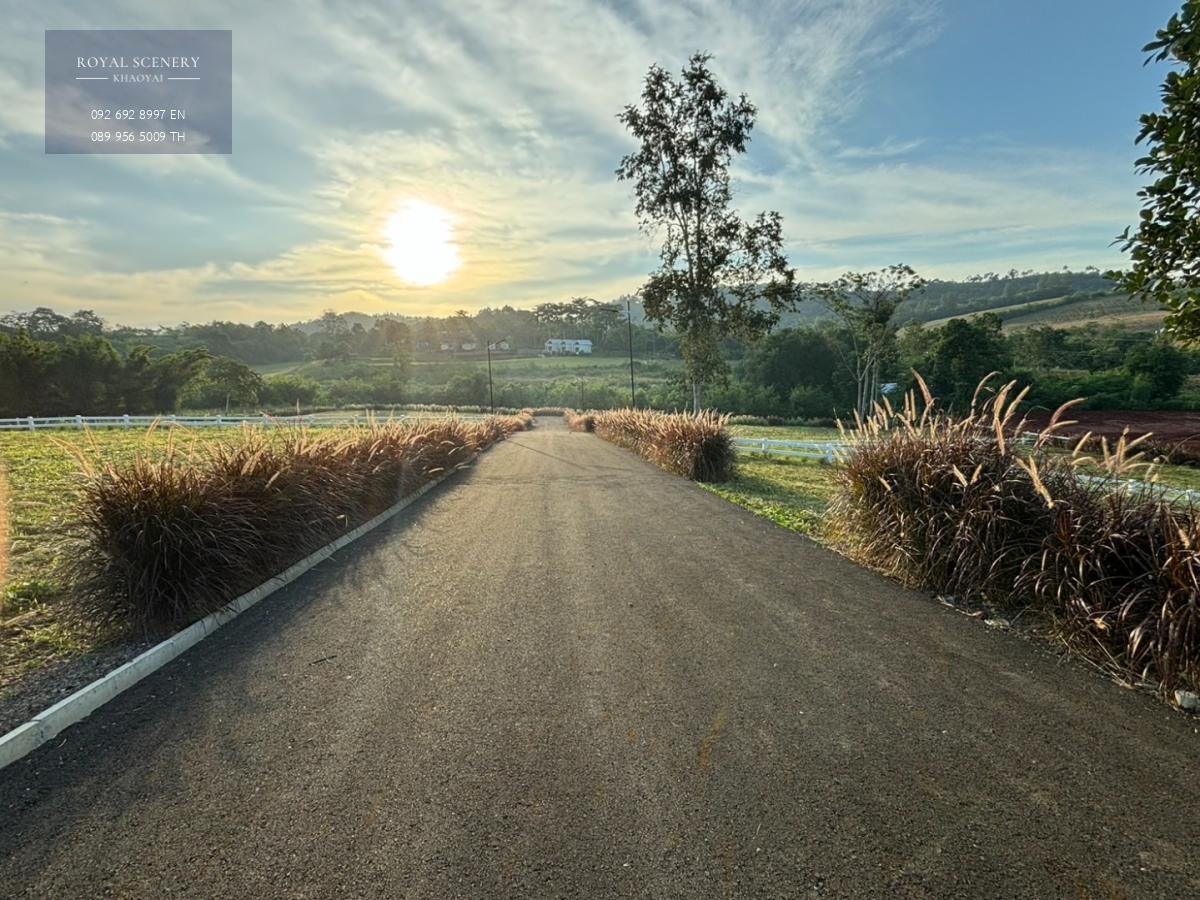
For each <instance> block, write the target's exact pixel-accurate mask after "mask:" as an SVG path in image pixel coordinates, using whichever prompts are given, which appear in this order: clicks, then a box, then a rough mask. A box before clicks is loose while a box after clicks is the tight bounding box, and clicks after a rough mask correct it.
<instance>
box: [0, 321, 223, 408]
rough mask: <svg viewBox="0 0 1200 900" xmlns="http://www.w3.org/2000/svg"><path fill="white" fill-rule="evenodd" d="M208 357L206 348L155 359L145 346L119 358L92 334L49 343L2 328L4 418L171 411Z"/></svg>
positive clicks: (0, 376)
mask: <svg viewBox="0 0 1200 900" xmlns="http://www.w3.org/2000/svg"><path fill="white" fill-rule="evenodd" d="M206 359H207V353H205V352H204V351H202V350H192V351H185V352H181V353H173V354H170V355H168V356H165V357H158V358H154V357H152V356H151V355H150V351H149V350H148V349H147V348H135V350H134V351H133V352H131V353H130V355H129V356H128V357H127V358H126V359H121V358H120V356H119V355H118V354H117V353H116V351H115V350H114V349H113V346H112V345H111V344H110V343H109V342H108V341H107V340H106V339H105V338H103V337H99V336H97V335H94V334H84V335H82V336H81V337H74V336H70V335H68V336H66V337H64V338H63V339H62V340H60V341H47V340H35V339H34V338H32V337H31V336H30V334H29V333H28V332H26V331H21V332H18V333H16V334H7V333H3V332H0V416H6V417H11V416H30V415H32V416H65V415H106V414H107V415H111V414H119V413H130V414H144V413H160V412H163V413H167V412H172V411H173V410H174V409H175V408H176V404H177V402H178V396H179V392H180V390H181V389H182V387H183V385H184V384H185V383H186V382H188V381H190V380H191V379H192V378H193V377H194V376H195V375H196V373H197V372H198V371H199V369H200V368H201V367H202V366H203V365H204V363H205V361H206Z"/></svg>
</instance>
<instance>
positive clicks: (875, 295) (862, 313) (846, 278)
mask: <svg viewBox="0 0 1200 900" xmlns="http://www.w3.org/2000/svg"><path fill="white" fill-rule="evenodd" d="M923 287H925V279H924V278H922V277H921V276H920V275H918V274H917V273H916V272H914V271H913V270H912V269H911V268H910V267H909V266H905V265H896V266H888V267H887V268H886V269H880V270H879V271H877V272H847V273H846V274H845V275H843V276H842V277H841V278H838V279H837V280H835V281H829V282H826V283H824V284H818V285H816V286H814V287H813V289H812V290H813V293H814V295H815V296H816V298H817V300H818V301H820V303H821V304H822V305H823V306H824V307H825V308H826V309H828V310H829V311H830V312H831V313H833V314H834V316H836V317H837V319H838V320H839V321H840V322H841V323H842V325H843V326H844V328H845V333H846V338H847V342H848V353H847V354H846V360H845V363H846V368H847V369H849V370H850V373H851V375H852V376H853V377H854V384H855V388H856V400H855V408H856V409H857V410H858V412H859V414H860V415H861V416H863V417H864V418H866V417H867V416H869V415H870V414H871V408H872V406H873V405H874V404H875V403H876V401H878V399H879V388H880V375H881V372H882V369H883V363H884V360H885V358H886V357H887V354H888V352H889V351H890V350H891V349H892V347H893V346H894V344H895V339H896V327H897V326H896V310H897V309H899V307H900V305H901V304H902V303H904V301H905V300H907V299H908V298H909V297H910V296H912V294H914V293H915V292H916V291H919V290H921V289H922V288H923Z"/></svg>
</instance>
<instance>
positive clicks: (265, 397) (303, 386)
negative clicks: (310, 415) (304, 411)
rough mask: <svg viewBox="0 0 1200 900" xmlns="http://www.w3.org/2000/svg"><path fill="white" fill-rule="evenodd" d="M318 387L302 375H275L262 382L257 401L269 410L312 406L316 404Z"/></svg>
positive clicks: (314, 382)
mask: <svg viewBox="0 0 1200 900" xmlns="http://www.w3.org/2000/svg"><path fill="white" fill-rule="evenodd" d="M320 387H321V386H320V385H319V384H317V382H316V381H314V380H313V379H311V378H305V377H304V376H303V375H290V374H284V375H275V376H273V377H271V378H267V379H264V380H263V384H262V387H261V388H260V389H259V399H260V400H261V401H262V404H263V406H264V407H267V408H269V409H289V408H292V407H296V406H299V407H301V408H305V407H310V406H313V405H314V404H315V403H316V402H317V393H318V391H319V390H320Z"/></svg>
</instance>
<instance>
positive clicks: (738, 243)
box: [617, 53, 795, 409]
mask: <svg viewBox="0 0 1200 900" xmlns="http://www.w3.org/2000/svg"><path fill="white" fill-rule="evenodd" d="M710 59H711V57H710V56H709V55H708V54H705V53H696V54H694V55H693V56H692V57H691V59H690V60H688V63H687V65H686V66H685V67H684V68H683V71H682V72H681V73H680V76H679V78H678V79H676V78H675V77H673V76H672V75H671V74H670V73H669V72H667V71H666V70H665V69H663V68H661V67H660V66H657V65H654V66H651V67H650V71H649V72H648V73H647V74H646V78H645V81H644V83H643V87H642V97H641V106H635V105H630V106H626V107H625V109H624V110H623V111H622V112H621V113H620V115H619V117H618V118H619V119H620V121H621V122H622V124H624V125H625V127H626V128H627V129H628V130H629V132H630V133H631V134H632V135H633V137H634V138H636V139H637V141H638V143H639V146H638V149H637V150H635V151H634V152H633V153H630V154H628V155H627V156H625V157H624V158H623V159H622V160H621V163H620V165H619V166H618V167H617V178H618V180H620V181H629V182H632V184H633V191H634V196H635V198H636V201H637V205H636V211H637V217H638V222H639V225H640V226H641V228H642V230H643V231H645V232H646V233H647V234H650V235H657V236H660V237H661V241H662V244H661V247H660V250H659V267H658V269H656V270H655V271H653V272H651V273H650V276H649V278H648V279H647V281H646V283H645V285H643V287H642V289H641V297H642V301H643V304H644V306H645V310H646V315H647V317H648V318H649V319H651V320H652V321H654V322H657V323H660V324H664V323H669V324H670V325H672V326H673V327H674V328H675V330H676V332H678V334H679V335H680V341H681V348H682V351H683V357H684V361H685V363H686V365H687V369H688V375H689V377H690V379H691V382H692V394H693V404H694V408H696V409H699V408H700V407H701V404H702V398H703V390H704V385H705V383H706V382H708V381H709V380H711V379H713V378H714V377H718V376H720V375H721V374H722V373H723V372H724V371H725V368H724V364H723V361H722V359H721V356H720V351H719V344H720V340H721V338H722V336H723V335H724V334H726V333H734V334H738V335H742V336H755V335H761V334H763V333H765V332H766V331H767V330H769V329H770V328H771V326H772V325H774V324H775V323H776V322H777V321H778V317H779V312H780V311H782V310H784V309H786V308H787V307H788V306H789V305H791V303H792V302H794V300H795V272H794V270H793V269H792V268H791V266H790V265H789V264H788V261H787V259H786V257H785V256H784V254H783V219H782V217H781V216H780V215H779V213H777V212H762V213H759V214H758V215H757V216H756V217H755V218H754V219H752V220H750V221H743V219H742V218H741V217H740V216H739V215H738V213H737V212H736V211H735V210H734V209H733V208H732V200H733V192H732V188H731V185H730V174H729V168H730V164H731V163H732V161H733V159H734V157H735V156H737V155H739V154H741V153H744V152H745V151H746V144H747V143H748V142H749V140H750V132H751V130H752V129H753V128H754V117H755V108H754V105H753V104H752V103H751V102H750V101H749V100H748V99H747V98H746V95H745V94H742V95H740V96H739V97H737V98H736V99H735V98H731V97H730V96H729V94H728V93H727V92H726V90H725V89H724V88H723V87H721V85H720V84H719V83H718V82H717V80H716V76H715V75H714V74H713V72H712V70H711V69H710V68H709V65H708V63H709V60H710Z"/></svg>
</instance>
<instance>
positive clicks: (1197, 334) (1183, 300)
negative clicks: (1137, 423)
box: [1118, 0, 1200, 341]
mask: <svg viewBox="0 0 1200 900" xmlns="http://www.w3.org/2000/svg"><path fill="white" fill-rule="evenodd" d="M1144 50H1145V52H1147V53H1149V54H1150V60H1152V61H1155V62H1165V61H1170V62H1171V63H1172V64H1173V65H1174V66H1176V69H1175V70H1173V71H1171V72H1168V73H1167V76H1166V78H1165V79H1164V81H1163V85H1162V92H1161V94H1162V109H1161V110H1160V111H1159V112H1154V113H1147V114H1146V115H1144V116H1142V117H1141V124H1142V128H1141V131H1140V133H1139V134H1138V138H1137V139H1138V143H1139V144H1141V143H1145V144H1146V147H1147V149H1146V155H1145V156H1144V157H1142V158H1141V159H1139V160H1138V163H1137V165H1138V170H1139V172H1141V173H1143V174H1147V175H1152V176H1153V177H1154V179H1155V180H1154V182H1153V183H1152V184H1149V185H1147V186H1146V187H1145V188H1143V189H1142V190H1141V191H1140V192H1139V193H1138V196H1139V197H1140V198H1141V200H1142V212H1141V221H1140V222H1139V224H1138V228H1137V231H1136V232H1134V233H1132V234H1131V233H1130V230H1129V229H1126V230H1125V233H1124V234H1123V235H1122V238H1121V239H1122V241H1123V244H1124V249H1125V250H1126V251H1127V252H1129V254H1130V259H1131V261H1132V264H1133V265H1132V268H1131V270H1130V271H1129V272H1127V273H1124V274H1121V275H1119V276H1118V277H1119V278H1120V284H1121V286H1122V287H1123V288H1124V289H1125V290H1126V291H1128V292H1129V293H1131V294H1135V295H1138V296H1141V297H1143V298H1148V299H1152V300H1155V301H1157V302H1158V303H1160V304H1162V305H1163V306H1164V307H1166V308H1167V309H1168V310H1169V311H1170V315H1168V317H1167V328H1168V330H1169V331H1171V332H1173V333H1174V334H1175V335H1176V336H1177V337H1180V338H1182V339H1185V340H1189V341H1194V340H1197V339H1200V213H1198V207H1197V198H1200V141H1198V140H1197V134H1198V133H1200V0H1186V2H1185V3H1184V4H1183V8H1182V10H1181V11H1180V12H1179V13H1177V14H1176V15H1174V16H1172V17H1171V20H1170V21H1169V22H1168V23H1167V26H1166V28H1164V29H1162V30H1161V31H1159V32H1158V35H1157V36H1156V38H1155V40H1154V41H1152V42H1151V43H1149V44H1147V45H1146V47H1145V48H1144ZM1150 60H1148V61H1150Z"/></svg>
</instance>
